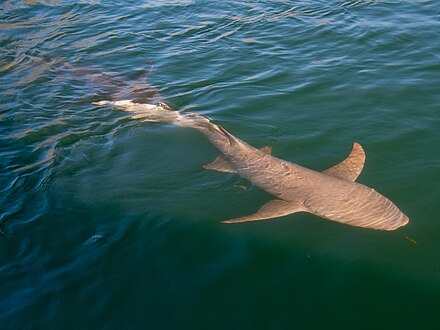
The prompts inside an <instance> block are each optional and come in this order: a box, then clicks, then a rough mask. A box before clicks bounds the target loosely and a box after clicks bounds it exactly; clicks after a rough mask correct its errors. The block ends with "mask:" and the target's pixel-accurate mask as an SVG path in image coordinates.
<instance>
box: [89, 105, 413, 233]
mask: <svg viewBox="0 0 440 330" xmlns="http://www.w3.org/2000/svg"><path fill="white" fill-rule="evenodd" d="M92 103H93V104H95V105H98V106H111V107H113V108H116V109H119V110H123V111H126V112H129V113H130V116H131V117H132V118H133V119H137V120H141V121H147V122H165V123H169V124H172V125H176V126H181V127H188V128H192V129H195V130H197V131H199V132H200V133H202V134H203V135H204V136H205V137H207V138H208V140H209V141H210V142H211V143H212V144H213V145H214V146H215V147H216V148H217V149H218V150H219V151H220V155H219V156H218V157H217V158H216V159H215V160H214V161H212V162H211V163H209V164H206V165H204V168H205V169H208V170H213V171H219V172H225V173H236V174H238V175H240V176H241V177H243V178H245V179H246V180H248V181H249V182H251V183H252V184H253V185H255V186H257V187H259V188H260V189H262V190H264V191H266V192H268V193H269V194H271V195H272V196H273V197H274V199H272V200H270V201H268V202H267V203H266V204H264V205H262V206H261V207H260V208H259V209H258V210H257V211H256V212H255V213H253V214H250V215H245V216H240V217H237V218H233V219H228V220H224V221H222V222H223V223H228V224H233V223H243V222H249V221H261V220H268V219H273V218H279V217H284V216H288V215H292V214H295V213H298V212H308V213H311V214H313V215H316V216H318V217H321V218H324V219H327V220H331V221H336V222H339V223H342V224H345V225H350V226H356V227H362V228H370V229H377V230H387V231H391V230H396V229H398V228H400V227H402V226H405V225H406V224H407V223H408V222H409V218H408V217H407V216H406V215H405V214H404V213H403V212H402V211H401V210H400V209H399V208H398V207H397V206H396V205H395V204H394V203H393V202H391V201H390V200H389V199H388V198H386V197H385V196H383V195H382V194H380V193H379V192H377V191H376V190H375V189H373V188H370V187H368V186H366V185H363V184H361V183H358V182H356V179H357V178H358V176H359V174H360V173H361V171H362V169H363V167H364V163H365V159H366V155H365V151H364V149H363V148H362V146H361V145H360V144H359V143H357V142H355V143H354V144H353V148H352V150H351V152H350V154H349V155H348V156H347V157H346V158H345V159H344V160H343V161H342V162H340V163H338V164H336V165H334V166H332V167H330V168H328V169H326V170H324V171H323V172H318V171H315V170H312V169H309V168H306V167H303V166H301V165H298V164H295V163H293V162H289V161H286V160H283V159H280V158H277V157H275V156H273V155H272V149H271V148H270V147H263V148H256V147H253V146H251V145H250V144H248V143H247V142H245V141H243V140H241V139H239V138H237V137H235V136H234V135H232V134H231V133H229V132H228V131H227V130H226V129H225V128H223V127H222V126H220V125H217V124H215V123H214V122H212V121H211V120H210V119H208V118H206V117H205V116H202V115H200V114H198V113H192V112H183V111H176V110H174V109H172V108H171V107H170V106H168V105H167V104H166V103H163V102H159V103H154V104H150V103H139V102H136V101H133V100H117V101H105V100H104V101H98V102H92Z"/></svg>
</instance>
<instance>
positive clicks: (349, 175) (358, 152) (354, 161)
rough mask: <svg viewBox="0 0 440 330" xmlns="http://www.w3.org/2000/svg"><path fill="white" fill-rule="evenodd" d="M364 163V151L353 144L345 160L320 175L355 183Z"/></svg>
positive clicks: (357, 144) (356, 144) (358, 145)
mask: <svg viewBox="0 0 440 330" xmlns="http://www.w3.org/2000/svg"><path fill="white" fill-rule="evenodd" d="M364 163H365V151H364V149H363V148H362V146H361V145H360V144H359V143H357V142H355V143H354V144H353V149H352V150H351V152H350V154H349V155H348V157H347V158H345V159H344V160H343V161H342V162H340V163H339V164H337V165H335V166H332V167H330V168H328V169H326V170H325V171H323V172H322V173H324V174H327V175H331V176H335V177H337V178H339V179H343V180H347V181H355V180H356V179H357V177H358V176H359V174H361V172H362V169H363V168H364Z"/></svg>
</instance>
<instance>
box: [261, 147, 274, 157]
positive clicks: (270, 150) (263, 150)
mask: <svg viewBox="0 0 440 330" xmlns="http://www.w3.org/2000/svg"><path fill="white" fill-rule="evenodd" d="M260 151H262V152H263V153H265V154H266V155H271V154H272V147H269V146H265V147H263V148H260Z"/></svg>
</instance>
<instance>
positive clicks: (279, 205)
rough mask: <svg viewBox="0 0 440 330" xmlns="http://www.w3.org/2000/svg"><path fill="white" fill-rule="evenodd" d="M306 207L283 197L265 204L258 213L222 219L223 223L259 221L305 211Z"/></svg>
mask: <svg viewBox="0 0 440 330" xmlns="http://www.w3.org/2000/svg"><path fill="white" fill-rule="evenodd" d="M305 210H306V208H305V207H304V205H302V203H298V202H286V201H283V200H281V199H275V200H272V201H270V202H268V203H266V204H264V205H263V206H262V207H261V208H260V209H259V210H258V211H257V213H254V214H251V215H248V216H244V217H240V218H235V219H231V220H226V221H222V222H223V223H238V222H246V221H258V220H266V219H272V218H278V217H282V216H284V215H288V214H292V213H296V212H301V211H305Z"/></svg>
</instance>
